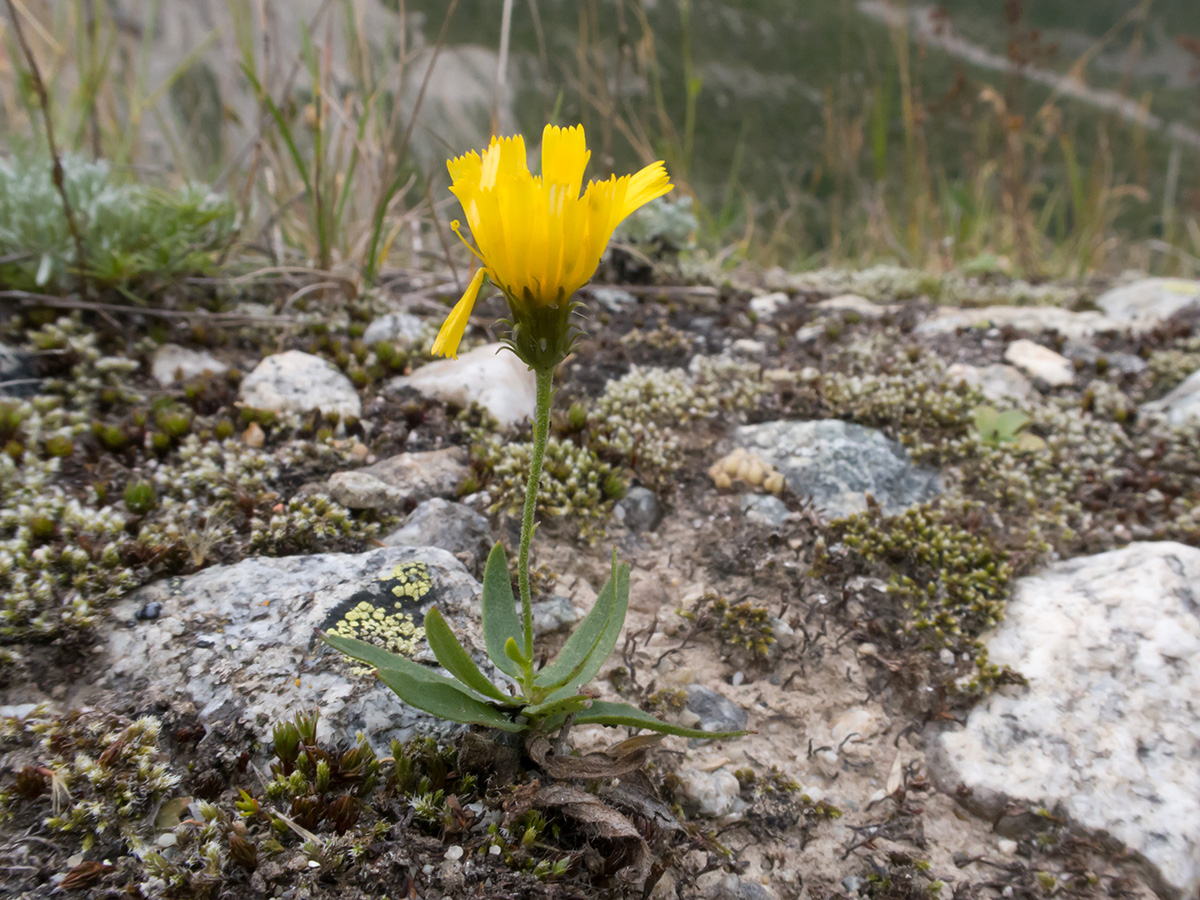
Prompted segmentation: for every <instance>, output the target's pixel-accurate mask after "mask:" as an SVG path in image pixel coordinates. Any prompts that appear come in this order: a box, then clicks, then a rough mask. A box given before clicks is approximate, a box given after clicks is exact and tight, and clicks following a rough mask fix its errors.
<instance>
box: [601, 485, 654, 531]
mask: <svg viewBox="0 0 1200 900" xmlns="http://www.w3.org/2000/svg"><path fill="white" fill-rule="evenodd" d="M613 515H614V516H615V517H616V519H617V521H618V522H621V523H623V524H624V525H625V527H626V528H628V529H629V530H630V531H653V530H654V528H655V526H656V525H658V522H659V520H660V519H661V518H662V511H661V510H660V509H659V506H658V496H657V495H656V494H655V493H654V491H652V490H650V489H649V488H644V487H641V486H640V485H636V486H634V487H631V488H630V489H629V490H628V491H626V492H625V496H624V497H622V498H621V499H620V500H618V501H617V504H616V506H615V507H614V508H613Z"/></svg>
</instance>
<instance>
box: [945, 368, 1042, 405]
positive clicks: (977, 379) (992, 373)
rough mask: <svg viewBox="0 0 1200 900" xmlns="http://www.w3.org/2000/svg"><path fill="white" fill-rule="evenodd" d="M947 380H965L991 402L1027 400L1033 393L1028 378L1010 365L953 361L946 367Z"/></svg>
mask: <svg viewBox="0 0 1200 900" xmlns="http://www.w3.org/2000/svg"><path fill="white" fill-rule="evenodd" d="M946 379H947V380H948V381H965V382H966V383H967V384H969V385H970V386H971V387H973V388H975V389H976V390H978V391H979V392H980V393H981V394H983V396H984V397H986V398H987V399H988V400H991V401H992V402H993V403H1003V402H1005V401H1012V400H1027V399H1029V397H1030V396H1031V395H1032V393H1033V385H1032V384H1030V383H1029V379H1028V378H1026V377H1025V376H1024V375H1022V374H1021V373H1020V372H1019V371H1017V370H1016V369H1015V368H1013V367H1012V366H1005V365H1000V364H998V363H997V364H995V365H991V366H970V365H967V364H966V363H954V365H952V366H950V367H948V368H947V369H946Z"/></svg>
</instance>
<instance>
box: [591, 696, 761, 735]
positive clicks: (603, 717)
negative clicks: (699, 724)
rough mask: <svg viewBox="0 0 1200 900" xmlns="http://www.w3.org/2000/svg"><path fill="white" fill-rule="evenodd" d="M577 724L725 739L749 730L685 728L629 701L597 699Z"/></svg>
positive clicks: (746, 732)
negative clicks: (615, 701)
mask: <svg viewBox="0 0 1200 900" xmlns="http://www.w3.org/2000/svg"><path fill="white" fill-rule="evenodd" d="M575 724H576V725H610V726H617V725H625V726H627V727H629V728H645V729H647V730H649V731H657V732H658V733H659V734H673V735H676V736H677V737H685V738H700V739H701V740H724V739H726V738H735V737H741V736H742V735H744V734H749V733H750V732H748V731H699V730H697V729H695V728H683V727H682V726H680V725H671V724H670V723H668V722H664V721H662V720H661V719H657V718H655V717H654V716H652V715H650V713H648V712H642V710H640V709H638V708H637V707H636V706H631V705H629V704H628V703H611V702H609V701H606V700H596V701H595V702H593V703H592V705H591V707H590V708H589V709H585V710H583V711H582V712H579V713H577V714H576V715H575Z"/></svg>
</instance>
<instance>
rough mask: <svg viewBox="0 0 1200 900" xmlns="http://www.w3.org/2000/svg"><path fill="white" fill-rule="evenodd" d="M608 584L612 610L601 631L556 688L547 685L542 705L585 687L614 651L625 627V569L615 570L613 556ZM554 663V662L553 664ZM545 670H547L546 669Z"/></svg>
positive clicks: (627, 592) (619, 567)
mask: <svg viewBox="0 0 1200 900" xmlns="http://www.w3.org/2000/svg"><path fill="white" fill-rule="evenodd" d="M609 584H610V585H611V586H612V598H613V599H612V609H611V610H610V611H609V616H608V621H607V622H605V625H604V630H603V631H602V632H601V633H600V637H599V638H598V639H597V641H596V643H595V644H594V645H593V646H592V649H591V651H590V652H589V653H588V654H587V655H586V656H584V657H583V658H582V659H581V660H579V663H578V664H577V665H576V666H575V668H574V669H572V670H571V671H570V672H569V673H568V674H567V675H566V676H565V677H563V678H561V679H560V680H559V681H558V684H557V685H553V684H551V685H547V687H548V688H550V689H551V693H550V694H549V695H548V696H546V697H545V698H543V700H542V702H543V703H545V702H550V701H553V700H560V699H562V698H563V697H564V696H566V695H567V694H569V693H570V692H572V691H574V690H576V689H577V688H578V687H579V686H580V685H584V684H587V683H588V682H589V681H591V680H592V679H593V678H595V677H596V673H597V672H599V671H600V668H601V666H603V665H604V663H605V662H606V661H607V660H608V657H609V656H610V655H611V654H612V652H613V648H614V647H616V645H617V639H618V638H619V637H620V636H621V629H623V628H624V627H625V613H626V611H627V610H628V609H629V566H628V565H626V564H625V563H622V564H621V565H619V566H618V565H617V564H616V556H615V554H614V557H613V574H612V578H611V579H610V580H609ZM607 586H608V585H606V587H607ZM563 649H564V650H565V649H566V648H565V647H564V648H563ZM555 661H556V662H557V660H555ZM547 668H549V667H548V666H547Z"/></svg>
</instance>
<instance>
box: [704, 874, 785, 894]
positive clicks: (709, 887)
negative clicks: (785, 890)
mask: <svg viewBox="0 0 1200 900" xmlns="http://www.w3.org/2000/svg"><path fill="white" fill-rule="evenodd" d="M697 886H698V887H700V888H701V894H700V896H703V897H709V898H711V900H778V898H777V896H776V894H775V892H774V891H772V890H771V889H770V888H768V887H767V886H766V885H763V884H759V883H758V882H756V881H749V880H747V879H745V878H739V877H738V876H736V875H733V874H730V873H728V872H720V873H717V872H713V873H711V874H709V875H705V876H704V877H703V878H701V879H700V880H699V881H698V882H697Z"/></svg>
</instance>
